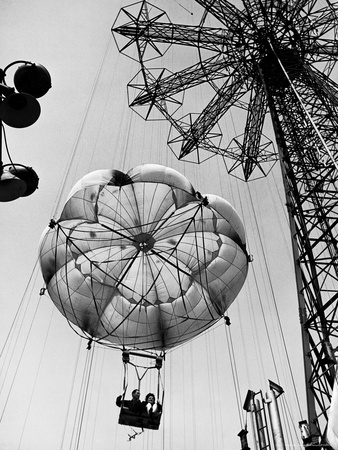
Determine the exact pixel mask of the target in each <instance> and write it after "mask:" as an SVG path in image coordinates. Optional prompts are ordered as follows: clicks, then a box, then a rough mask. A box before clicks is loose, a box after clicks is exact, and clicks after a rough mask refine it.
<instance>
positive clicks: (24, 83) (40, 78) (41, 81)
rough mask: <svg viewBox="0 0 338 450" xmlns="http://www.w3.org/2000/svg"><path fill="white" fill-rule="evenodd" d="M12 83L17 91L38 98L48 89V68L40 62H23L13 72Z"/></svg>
mask: <svg viewBox="0 0 338 450" xmlns="http://www.w3.org/2000/svg"><path fill="white" fill-rule="evenodd" d="M14 85H15V87H16V90H17V91H18V92H25V93H26V94H30V95H33V97H35V98H39V97H42V96H43V95H45V94H46V93H47V92H48V91H49V89H50V88H51V87H52V81H51V77H50V74H49V72H48V70H47V69H46V68H45V67H44V66H42V65H41V64H25V65H23V66H20V67H19V68H18V69H17V71H16V72H15V74H14Z"/></svg>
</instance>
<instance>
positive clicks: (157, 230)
mask: <svg viewBox="0 0 338 450" xmlns="http://www.w3.org/2000/svg"><path fill="white" fill-rule="evenodd" d="M40 264H41V269H42V274H43V277H44V280H45V282H46V287H47V290H48V293H49V295H50V297H51V299H52V301H53V302H54V303H55V305H56V306H57V308H58V309H59V310H60V311H61V313H62V314H63V315H64V316H65V317H66V318H67V320H68V321H69V322H70V323H72V324H75V325H76V326H77V327H79V328H80V329H81V331H82V332H83V334H84V335H85V336H88V337H90V338H92V339H94V340H96V341H100V342H102V343H106V344H108V345H114V346H118V347H122V348H135V349H141V350H149V349H153V350H161V351H163V350H166V349H169V348H172V347H175V346H177V345H179V344H182V343H183V342H185V341H187V340H189V339H191V338H193V337H195V336H197V335H198V334H199V333H201V332H202V331H204V330H205V329H207V328H208V327H210V326H211V325H212V324H213V323H214V322H215V321H217V320H218V319H219V318H220V317H221V316H222V314H223V313H224V312H225V311H226V310H227V309H228V308H229V306H230V304H231V303H232V302H233V301H234V299H235V297H236V296H237V294H238V292H239V291H240V289H241V287H242V285H243V283H244V281H245V278H246V275H247V270H248V257H247V253H246V250H245V232H244V228H243V224H242V222H241V220H240V218H239V216H238V214H237V213H236V211H235V210H234V208H233V207H232V206H231V205H230V204H229V203H228V202H227V201H226V200H224V199H223V198H221V197H218V196H216V195H207V196H202V195H201V194H199V193H198V192H196V191H195V189H194V188H193V186H192V185H191V183H190V182H189V181H188V180H187V179H186V178H185V177H184V176H183V175H181V174H180V173H179V172H177V171H176V170H173V169H171V168H168V167H164V166H159V165H154V164H146V165H142V166H138V167H136V168H134V169H131V170H130V171H129V172H127V173H123V172H121V171H119V170H98V171H95V172H92V173H89V174H88V175H86V176H85V177H83V178H82V179H81V180H80V181H79V182H78V183H77V184H76V185H75V186H74V188H73V189H72V191H71V193H70V195H69V197H68V200H67V201H66V204H65V206H64V208H63V211H62V214H61V217H60V219H59V220H58V221H56V222H54V223H53V224H51V225H50V226H49V227H48V228H47V229H46V230H45V232H44V234H43V236H42V238H41V242H40Z"/></svg>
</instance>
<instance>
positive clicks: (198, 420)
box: [0, 0, 305, 450]
mask: <svg viewBox="0 0 338 450" xmlns="http://www.w3.org/2000/svg"><path fill="white" fill-rule="evenodd" d="M153 3H154V4H156V5H157V6H158V7H160V8H163V9H164V10H166V11H167V12H168V15H169V17H170V18H171V19H172V21H173V22H175V21H176V22H181V23H192V24H198V23H199V21H200V19H201V13H202V11H201V9H200V8H199V7H198V6H197V5H196V4H195V2H194V1H192V0H191V1H188V0H186V1H185V0H181V1H179V2H178V1H177V2H176V1H170V2H168V1H165V0H161V1H160V0H158V1H155V0H154V1H153ZM127 4H128V2H124V1H123V2H122V1H117V0H100V1H94V0H81V1H80V0H73V1H72V2H69V1H66V0H59V1H57V2H55V1H52V0H28V1H27V0H17V1H10V0H4V1H3V2H2V13H1V17H0V23H1V26H0V35H1V42H2V48H1V67H2V68H4V67H5V66H7V65H8V64H9V63H10V62H12V61H15V60H22V59H24V60H28V61H32V62H37V63H41V64H43V65H44V66H45V67H46V68H47V69H48V70H49V72H50V74H51V77H52V85H53V86H52V89H51V90H50V91H49V93H48V94H47V95H46V96H45V97H43V98H41V99H40V103H41V108H42V112H41V117H40V118H39V120H38V121H37V122H36V123H35V124H34V125H33V126H32V127H29V128H26V129H20V130H17V129H14V128H9V127H6V136H7V141H8V146H9V151H10V155H11V157H12V159H13V161H15V162H16V163H20V164H25V165H28V166H32V167H33V169H34V170H35V171H36V172H37V173H38V175H39V177H40V185H39V189H38V191H37V192H36V193H34V194H33V195H32V196H30V197H27V198H21V199H19V200H17V201H15V202H11V203H6V204H5V203H3V204H1V205H0V209H1V212H0V230H1V237H0V239H1V253H0V280H1V289H0V307H1V313H0V342H1V343H3V344H5V348H4V351H3V353H2V358H1V361H0V363H1V366H0V368H1V372H0V386H1V391H0V414H1V422H0V444H1V449H8V450H12V449H22V450H31V449H32V450H33V449H34V450H39V449H48V450H54V449H55V450H56V449H73V448H74V449H75V448H81V449H95V450H106V449H119V450H120V449H124V448H126V449H127V448H137V449H148V448H149V449H151V448H157V449H158V448H162V449H178V448H179V449H187V450H190V449H191V450H192V449H194V450H204V449H205V448H208V447H209V448H212V449H213V450H216V449H221V448H222V449H224V448H226V449H229V450H234V449H236V448H240V442H239V438H238V437H237V433H238V432H239V431H240V430H241V428H242V427H243V426H244V424H245V420H246V418H245V415H244V414H243V410H242V405H243V403H244V400H245V396H246V393H247V390H248V389H251V390H253V391H255V392H258V391H260V390H262V391H263V393H264V392H265V391H266V389H267V382H268V379H271V380H273V381H275V382H277V383H279V384H281V385H282V386H283V388H284V390H285V391H286V393H285V395H284V397H285V401H286V402H287V404H288V408H289V410H290V412H291V413H292V415H293V423H294V426H295V427H296V428H297V426H298V421H299V420H301V419H304V418H305V406H304V398H303V392H304V387H303V375H302V355H301V344H300V330H299V321H298V308H297V297H296V295H295V289H294V280H293V268H292V258H291V251H290V246H289V234H288V229H287V219H286V213H285V210H284V205H283V203H284V200H283V198H284V197H283V194H282V192H281V187H280V186H281V183H280V175H279V169H278V167H277V166H276V167H275V169H274V170H273V171H272V173H271V174H270V175H269V177H267V178H266V179H262V180H258V181H256V182H252V183H249V184H245V183H243V182H241V181H239V180H237V179H236V178H234V177H229V176H228V175H227V173H226V170H225V166H224V164H223V161H222V160H221V159H217V158H212V159H211V160H208V161H207V162H205V163H204V164H202V165H195V164H194V165H193V164H188V163H184V162H180V161H178V160H177V159H176V158H175V157H174V155H173V154H172V153H171V151H170V150H169V149H168V148H167V147H166V140H167V135H168V130H169V127H168V124H167V123H166V122H165V121H162V122H145V121H143V119H142V118H141V117H139V116H138V115H137V114H135V113H134V112H132V110H131V109H129V108H128V98H127V89H126V85H127V83H128V82H129V81H130V80H131V79H132V78H133V77H134V76H135V75H136V73H137V72H138V70H139V66H138V64H137V63H136V62H135V61H133V60H132V59H129V58H127V57H125V56H123V55H121V54H119V52H118V51H117V48H116V45H115V42H114V40H113V38H112V37H111V32H110V28H111V26H112V24H113V22H114V21H115V18H116V16H117V14H118V12H119V9H120V7H121V6H126V5H127ZM175 51H176V50H175V49H174V48H171V49H169V50H168V55H167V56H168V60H169V61H170V58H172V61H174V63H175V64H178V65H179V64H183V67H185V66H186V65H188V64H193V63H195V62H197V58H198V57H197V54H196V52H194V51H193V50H191V49H189V50H186V49H185V50H183V51H181V52H177V53H176V55H177V56H175ZM170 52H172V53H171V54H170ZM170 55H173V56H170ZM178 55H179V56H178ZM154 64H155V63H154ZM14 72H15V69H10V70H9V71H8V74H7V77H6V82H7V84H8V85H12V77H13V75H14ZM202 94H204V91H201V92H200V93H198V92H197V94H196V96H195V98H193V100H192V102H193V105H194V107H195V111H196V112H198V110H199V109H201V108H202V107H203V106H204V105H205V104H206V103H207V101H206V100H204V98H203V95H202ZM188 112H190V111H189V110H188V109H185V110H183V111H182V116H183V115H185V114H187V113H188ZM236 120H237V123H236ZM222 126H224V127H225V130H226V132H225V135H226V133H227V130H228V129H229V130H230V128H231V127H238V129H239V130H240V129H241V128H240V126H241V123H240V119H239V118H238V117H236V115H234V116H233V117H232V123H230V122H229V123H222ZM241 132H242V131H241ZM3 161H4V163H5V164H6V163H8V162H9V161H8V158H7V155H6V154H5V152H4V154H3ZM149 162H153V163H159V164H164V165H168V166H171V167H174V168H175V169H177V170H178V171H180V172H182V173H183V174H185V175H186V176H187V178H188V179H189V180H190V181H191V182H192V184H193V185H194V186H195V188H196V189H197V190H198V191H200V192H201V193H203V194H207V193H213V194H217V195H220V196H223V197H224V198H226V199H227V200H228V201H230V202H231V203H232V204H233V206H234V207H235V208H236V209H237V210H238V212H239V214H240V215H241V217H242V218H243V221H244V224H245V227H246V230H247V237H248V246H249V252H250V253H252V254H253V257H254V261H253V263H252V264H251V267H250V273H249V276H248V280H247V282H246V284H245V287H244V288H243V290H242V292H241V294H240V295H239V297H238V299H237V300H236V302H235V303H234V305H233V306H232V308H231V310H230V311H229V315H230V318H231V323H232V324H231V327H230V328H227V329H226V328H225V326H224V324H223V323H222V322H219V324H217V325H216V327H215V329H214V330H213V331H210V332H208V333H207V334H205V335H202V336H201V337H199V338H198V339H196V340H194V341H193V342H192V343H189V344H186V345H184V346H182V347H181V348H178V349H177V350H174V351H172V352H170V353H169V354H168V355H167V358H166V363H165V368H164V370H163V377H164V380H165V391H166V394H165V404H164V414H163V422H162V424H161V429H160V431H157V432H156V431H146V432H145V433H144V434H142V435H140V436H137V437H136V439H135V441H132V442H127V440H128V433H130V432H131V431H130V429H129V428H128V427H123V426H119V425H118V424H117V420H118V409H117V408H116V406H115V397H116V396H117V395H118V394H119V393H120V392H121V390H122V382H123V366H122V362H121V354H120V352H118V351H113V350H109V349H104V348H102V347H100V348H94V349H93V350H92V353H91V352H88V351H87V350H86V342H85V341H84V340H82V339H81V338H80V337H79V336H78V335H77V334H76V333H75V332H74V331H73V330H72V329H71V328H70V327H69V326H68V324H67V322H66V320H65V319H64V318H63V317H62V316H61V314H60V313H59V312H58V311H57V310H56V308H55V307H54V306H53V304H52V302H51V301H50V299H49V298H48V296H47V295H44V296H40V295H39V293H40V289H41V288H43V287H44V285H43V281H42V277H41V275H40V271H39V268H38V265H37V255H38V245H39V239H40V236H41V234H42V232H43V230H44V229H45V227H46V226H48V223H49V221H50V219H51V218H57V217H58V214H60V212H61V209H62V204H63V202H64V201H65V198H66V196H67V194H68V192H69V190H70V189H71V187H72V186H73V185H74V184H75V182H76V181H77V180H78V179H80V178H81V177H82V176H84V175H85V174H86V173H88V172H90V171H92V170H96V169H100V168H111V167H113V168H117V169H120V170H125V171H127V170H129V169H130V168H132V167H134V166H135V165H137V164H143V163H149ZM277 310H278V313H279V314H280V315H279V316H277ZM15 317H17V320H15ZM279 321H280V322H279ZM13 323H14V324H15V328H14V329H12V330H11V327H12V324H13ZM280 325H281V326H280ZM281 330H282V331H283V333H284V337H285V342H286V346H287V348H288V351H289V358H290V364H291V367H292V369H293V375H294V377H295V386H296V388H297V392H298V395H299V399H300V404H301V409H302V410H301V412H300V411H299V409H298V404H297V399H296V396H295V391H294V386H293V384H292V381H291V378H290V372H289V369H288V361H287V359H286V355H285V349H284V347H283V343H282V338H281V334H280V331H281ZM230 331H231V335H230V334H229V332H230ZM8 336H9V337H10V339H9V341H6V338H7V337H8ZM228 342H230V343H231V345H230V346H228ZM229 349H230V350H229ZM232 351H233V354H231V352H232ZM90 355H93V362H92V371H91V377H90V380H89V391H88V392H89V393H88V396H87V402H86V405H85V408H84V409H83V408H82V406H81V401H82V399H83V395H82V393H81V383H82V380H83V376H84V375H85V370H86V367H87V366H86V359H87V358H88V357H91V356H90ZM233 357H234V358H233ZM231 362H232V364H231ZM234 380H235V383H234ZM129 383H130V385H129V386H130V390H131V389H132V388H133V387H134V385H135V378H134V374H133V373H132V371H130V381H129ZM155 386H156V381H155V379H154V378H153V377H152V376H151V377H148V379H146V380H145V381H144V383H143V385H142V388H141V390H142V396H144V395H145V394H146V393H147V392H148V390H155ZM235 386H239V387H240V392H238V390H237V389H236V388H235ZM283 401H284V400H283ZM77 408H79V411H80V412H81V411H83V410H84V417H83V421H82V422H80V420H79V418H78V417H79V413H77ZM80 423H82V426H81V427H80ZM79 430H80V431H79ZM249 431H250V430H249ZM293 436H294V432H293ZM249 439H252V434H249ZM292 442H293V444H295V440H294V438H292ZM250 445H251V447H252V446H253V444H252V443H251V444H250ZM295 445H296V446H297V445H298V444H297V442H296V444H295Z"/></svg>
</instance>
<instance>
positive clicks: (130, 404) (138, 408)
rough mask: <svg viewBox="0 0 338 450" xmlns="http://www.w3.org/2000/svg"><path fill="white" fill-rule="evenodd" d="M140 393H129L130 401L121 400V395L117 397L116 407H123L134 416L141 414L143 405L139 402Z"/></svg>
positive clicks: (135, 390)
mask: <svg viewBox="0 0 338 450" xmlns="http://www.w3.org/2000/svg"><path fill="white" fill-rule="evenodd" d="M140 395H141V394H140V391H139V389H134V390H133V392H132V393H131V396H132V399H131V400H122V395H119V396H118V397H117V399H116V405H117V406H118V407H119V408H120V407H121V406H123V407H124V408H128V409H129V410H130V411H132V412H133V413H135V414H142V410H143V405H142V402H141V400H140Z"/></svg>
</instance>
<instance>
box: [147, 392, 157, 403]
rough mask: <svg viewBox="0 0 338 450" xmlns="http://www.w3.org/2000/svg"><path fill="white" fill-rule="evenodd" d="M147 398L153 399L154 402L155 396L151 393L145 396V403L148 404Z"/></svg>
mask: <svg viewBox="0 0 338 450" xmlns="http://www.w3.org/2000/svg"><path fill="white" fill-rule="evenodd" d="M149 397H154V400H155V395H154V394H152V393H151V392H149V394H147V395H146V402H147V403H148V399H149Z"/></svg>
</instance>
